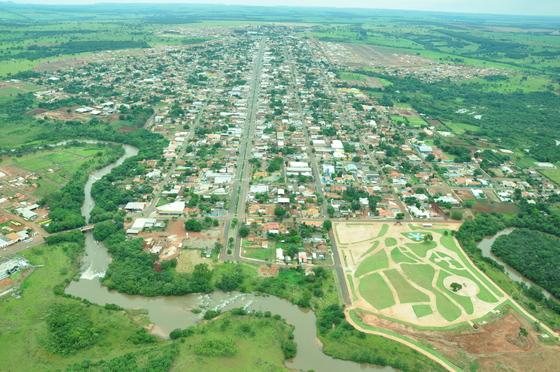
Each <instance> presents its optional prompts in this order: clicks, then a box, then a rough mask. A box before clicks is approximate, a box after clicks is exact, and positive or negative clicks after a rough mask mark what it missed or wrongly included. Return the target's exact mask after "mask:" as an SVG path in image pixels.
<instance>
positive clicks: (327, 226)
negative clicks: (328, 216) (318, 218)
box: [323, 220, 332, 231]
mask: <svg viewBox="0 0 560 372" xmlns="http://www.w3.org/2000/svg"><path fill="white" fill-rule="evenodd" d="M331 228H332V222H331V220H325V221H323V229H324V230H325V231H330V229H331Z"/></svg>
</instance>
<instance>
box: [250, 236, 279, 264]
mask: <svg viewBox="0 0 560 372" xmlns="http://www.w3.org/2000/svg"><path fill="white" fill-rule="evenodd" d="M278 248H281V247H278ZM242 249H243V257H247V258H254V259H257V260H263V261H274V259H275V258H276V248H275V247H274V246H272V247H268V248H262V247H258V246H254V245H252V244H251V243H250V242H248V241H246V240H243V245H242Z"/></svg>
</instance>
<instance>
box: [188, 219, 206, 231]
mask: <svg viewBox="0 0 560 372" xmlns="http://www.w3.org/2000/svg"><path fill="white" fill-rule="evenodd" d="M185 229H186V230H187V231H193V232H200V231H202V223H201V222H200V221H199V220H195V219H191V220H187V221H185Z"/></svg>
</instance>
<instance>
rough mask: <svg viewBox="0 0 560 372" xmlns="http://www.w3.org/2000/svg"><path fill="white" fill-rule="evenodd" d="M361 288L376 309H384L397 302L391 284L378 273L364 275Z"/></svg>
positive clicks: (366, 298) (364, 295)
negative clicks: (390, 287)
mask: <svg viewBox="0 0 560 372" xmlns="http://www.w3.org/2000/svg"><path fill="white" fill-rule="evenodd" d="M359 290H360V293H362V296H363V297H364V299H365V300H366V301H367V302H369V303H370V304H372V305H373V306H374V307H375V308H376V309H379V310H382V309H385V308H387V307H390V306H393V305H394V304H395V299H394V298H393V294H392V293H391V290H390V289H389V286H388V285H387V283H386V282H385V280H384V279H383V277H381V275H379V274H378V273H374V274H371V275H367V276H365V277H363V278H362V279H361V280H360V286H359Z"/></svg>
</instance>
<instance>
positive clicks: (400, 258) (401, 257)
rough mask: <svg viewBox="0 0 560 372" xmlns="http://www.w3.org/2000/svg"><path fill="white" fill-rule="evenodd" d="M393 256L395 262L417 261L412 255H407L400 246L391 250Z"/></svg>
mask: <svg viewBox="0 0 560 372" xmlns="http://www.w3.org/2000/svg"><path fill="white" fill-rule="evenodd" d="M391 258H392V259H393V261H394V262H395V263H415V262H416V261H415V260H414V259H412V258H411V257H408V256H407V255H405V254H404V253H403V252H402V250H401V249H400V248H399V247H396V248H393V250H392V251H391Z"/></svg>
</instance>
